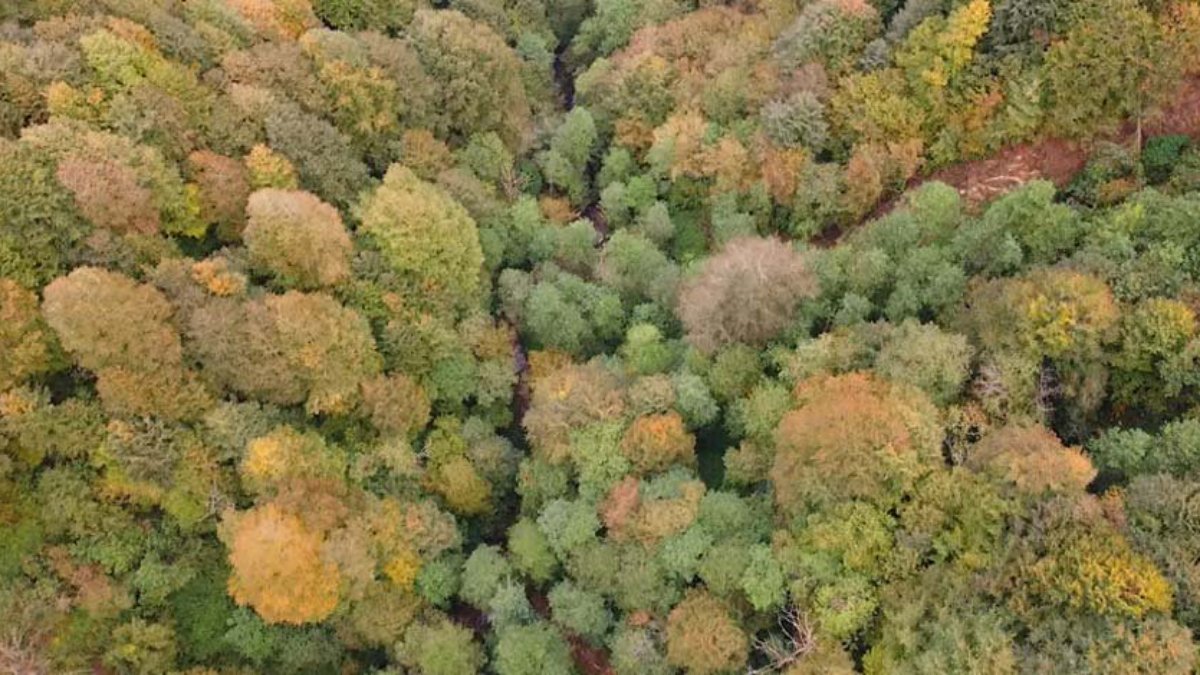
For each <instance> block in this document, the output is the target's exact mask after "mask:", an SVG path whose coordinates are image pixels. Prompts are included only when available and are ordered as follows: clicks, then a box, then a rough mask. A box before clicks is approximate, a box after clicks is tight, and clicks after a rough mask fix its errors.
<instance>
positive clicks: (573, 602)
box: [547, 580, 612, 643]
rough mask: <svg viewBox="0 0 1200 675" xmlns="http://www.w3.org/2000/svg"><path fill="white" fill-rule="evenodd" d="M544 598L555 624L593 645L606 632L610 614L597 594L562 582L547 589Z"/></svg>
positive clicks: (610, 622) (610, 620)
mask: <svg viewBox="0 0 1200 675" xmlns="http://www.w3.org/2000/svg"><path fill="white" fill-rule="evenodd" d="M547 597H548V599H549V600H550V611H551V613H552V616H553V617H554V622H555V623H557V624H558V625H560V626H562V627H563V628H565V629H567V630H569V631H571V632H572V633H574V634H576V635H579V636H580V637H583V638H584V639H587V640H590V641H591V642H593V643H597V642H600V641H601V640H602V639H603V638H604V636H605V635H606V634H607V633H608V629H609V626H611V625H612V613H611V612H610V611H609V610H608V607H607V606H606V605H605V603H604V598H603V597H601V596H600V595H599V594H598V593H595V592H592V591H589V590H587V589H584V588H580V587H579V586H577V585H576V584H574V583H573V582H571V581H570V580H565V581H562V582H559V583H558V584H557V585H556V586H555V587H554V588H552V589H550V593H549V595H548V596H547Z"/></svg>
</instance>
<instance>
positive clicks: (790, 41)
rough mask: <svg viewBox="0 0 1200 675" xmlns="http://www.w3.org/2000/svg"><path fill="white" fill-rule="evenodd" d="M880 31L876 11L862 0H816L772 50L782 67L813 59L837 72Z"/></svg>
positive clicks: (847, 68) (844, 70)
mask: <svg viewBox="0 0 1200 675" xmlns="http://www.w3.org/2000/svg"><path fill="white" fill-rule="evenodd" d="M881 30H882V24H881V22H880V19H879V12H878V11H876V9H875V8H874V7H872V6H871V5H870V4H869V3H867V2H865V1H864V0H850V1H848V2H847V1H837V0H819V1H818V2H814V3H811V4H809V5H806V6H805V7H804V9H803V10H801V12H800V15H799V16H798V17H796V20H795V21H794V22H793V23H792V25H790V26H788V27H787V29H786V30H784V31H783V33H782V34H781V35H780V36H779V38H778V39H777V40H776V42H775V53H776V56H777V58H778V59H779V61H780V62H781V64H782V65H783V67H784V68H789V69H790V68H797V67H799V66H802V65H804V64H806V63H810V62H814V61H815V62H818V63H821V64H823V65H824V66H825V67H826V68H827V69H828V70H829V71H830V72H832V73H834V74H835V75H841V74H844V73H847V72H849V71H850V70H851V69H852V68H853V67H854V65H855V62H856V61H857V59H858V55H859V54H860V53H861V52H862V50H863V48H864V47H866V46H867V43H868V42H870V41H871V40H872V39H873V38H875V37H876V36H877V35H879V33H880V31H881Z"/></svg>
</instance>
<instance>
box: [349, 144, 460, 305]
mask: <svg viewBox="0 0 1200 675" xmlns="http://www.w3.org/2000/svg"><path fill="white" fill-rule="evenodd" d="M359 218H360V220H361V222H362V225H361V226H360V228H359V231H360V232H362V233H363V234H366V235H368V236H370V237H371V241H372V242H373V244H374V246H376V247H377V248H378V249H379V251H380V252H381V253H382V254H383V256H384V258H385V259H386V260H387V262H388V264H389V265H390V266H391V268H392V270H393V271H394V272H395V273H396V274H397V275H398V276H399V278H400V281H401V283H402V284H403V285H404V289H405V291H406V292H407V294H408V299H409V301H410V302H413V303H416V304H418V305H427V306H430V308H438V309H442V310H449V311H462V310H466V309H469V308H472V307H475V306H476V305H478V303H479V300H480V297H479V293H480V290H481V288H480V271H481V270H482V269H483V250H482V249H481V248H480V245H479V233H478V230H477V229H476V227H475V222H474V221H473V220H472V219H471V216H469V215H468V214H467V212H466V210H465V209H463V207H462V206H461V205H459V204H458V203H457V202H455V201H454V200H453V199H452V198H450V196H449V195H447V194H446V193H445V192H443V191H442V190H441V189H439V188H437V187H434V186H433V185H430V184H429V183H426V182H424V181H422V180H421V179H419V178H417V177H416V176H415V175H414V174H413V173H412V171H410V170H409V169H407V168H405V167H402V166H399V165H394V166H392V167H391V168H390V169H388V172H387V175H385V176H384V178H383V184H382V185H380V186H379V188H378V189H377V190H375V192H373V193H371V194H370V195H369V196H368V197H367V198H366V199H365V200H364V201H363V202H362V204H361V207H360V209H359Z"/></svg>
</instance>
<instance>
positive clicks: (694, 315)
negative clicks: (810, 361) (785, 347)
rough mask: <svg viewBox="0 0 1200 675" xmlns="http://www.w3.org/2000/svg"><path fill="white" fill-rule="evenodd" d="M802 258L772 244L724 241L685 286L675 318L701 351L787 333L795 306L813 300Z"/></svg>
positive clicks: (810, 276) (814, 289)
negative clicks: (716, 252) (785, 331)
mask: <svg viewBox="0 0 1200 675" xmlns="http://www.w3.org/2000/svg"><path fill="white" fill-rule="evenodd" d="M816 293H817V287H816V279H815V278H814V276H813V274H812V273H811V272H810V271H809V269H808V265H807V263H806V262H805V259H804V256H802V255H801V254H799V253H797V252H796V251H795V250H793V249H792V248H791V247H790V246H789V245H787V244H785V243H783V242H781V241H779V240H777V239H758V238H745V239H737V240H734V241H731V242H729V243H728V244H726V245H725V247H724V248H723V249H722V250H721V251H720V252H719V253H718V254H716V255H714V256H712V257H711V258H708V259H707V260H705V261H704V264H703V266H702V268H701V270H700V273H699V274H698V275H697V276H696V277H694V278H692V279H689V280H688V281H686V282H684V285H683V289H682V291H681V292H680V294H679V316H680V319H681V320H682V321H683V325H684V327H685V328H686V329H687V336H688V341H689V342H691V343H692V344H693V345H694V346H696V347H697V348H698V349H700V350H701V351H704V352H709V353H711V352H713V351H716V350H717V349H718V348H719V347H722V346H725V345H728V344H731V343H735V342H743V343H746V344H749V345H752V346H755V347H761V346H762V345H764V344H766V343H767V342H768V341H770V340H771V339H772V338H775V337H777V336H778V335H779V334H780V333H781V332H783V331H784V330H785V329H786V328H788V327H789V326H790V325H791V323H792V321H793V320H794V319H795V317H796V310H797V307H798V306H799V304H800V302H802V301H803V300H805V299H807V298H811V297H813V296H815V295H816Z"/></svg>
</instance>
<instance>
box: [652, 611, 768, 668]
mask: <svg viewBox="0 0 1200 675" xmlns="http://www.w3.org/2000/svg"><path fill="white" fill-rule="evenodd" d="M748 652H749V641H748V640H747V639H746V634H745V633H743V632H742V629H741V628H740V627H739V626H738V623H737V621H736V620H735V619H734V618H733V616H732V614H731V613H730V611H729V609H728V608H727V607H726V606H725V604H724V603H722V602H721V601H720V600H717V599H716V598H714V597H713V596H712V595H710V594H708V593H707V592H704V591H694V592H692V593H689V594H688V596H687V597H686V598H684V600H683V602H681V603H679V604H678V605H676V606H675V608H674V609H672V610H671V614H670V615H669V616H668V617H667V661H668V662H670V664H671V665H673V666H676V667H678V668H683V669H684V670H686V671H687V672H688V673H691V674H694V675H706V674H708V673H721V672H726V671H733V670H738V669H740V668H742V667H743V666H744V665H745V663H746V659H747V656H748Z"/></svg>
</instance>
